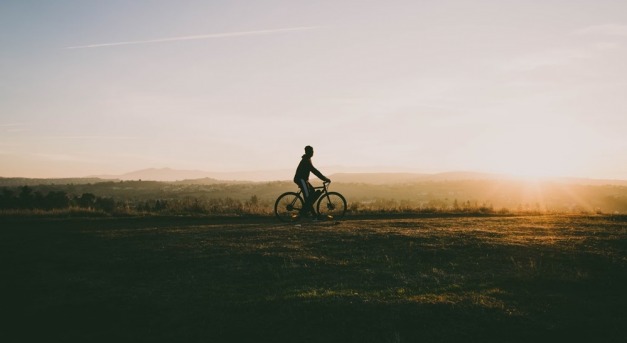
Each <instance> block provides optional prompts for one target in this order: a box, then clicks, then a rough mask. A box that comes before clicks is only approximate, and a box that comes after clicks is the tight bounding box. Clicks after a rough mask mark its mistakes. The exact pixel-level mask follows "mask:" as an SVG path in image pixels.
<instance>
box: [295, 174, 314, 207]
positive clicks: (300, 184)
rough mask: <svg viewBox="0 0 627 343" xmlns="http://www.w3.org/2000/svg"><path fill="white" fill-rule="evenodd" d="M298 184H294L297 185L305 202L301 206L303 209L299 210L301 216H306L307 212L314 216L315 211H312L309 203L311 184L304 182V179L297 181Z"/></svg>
mask: <svg viewBox="0 0 627 343" xmlns="http://www.w3.org/2000/svg"><path fill="white" fill-rule="evenodd" d="M297 181H298V182H296V184H297V185H298V188H300V190H301V192H303V200H304V201H305V203H304V204H303V209H302V210H301V213H300V214H301V215H304V214H307V212H311V213H312V214H315V211H314V209H313V206H312V205H313V204H312V203H311V194H312V189H313V187H312V186H311V184H310V183H309V182H308V181H307V180H305V179H298V180H297Z"/></svg>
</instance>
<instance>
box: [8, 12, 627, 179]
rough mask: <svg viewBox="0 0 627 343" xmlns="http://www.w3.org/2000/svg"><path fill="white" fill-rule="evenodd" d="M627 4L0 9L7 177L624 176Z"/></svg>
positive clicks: (626, 169)
mask: <svg viewBox="0 0 627 343" xmlns="http://www.w3.org/2000/svg"><path fill="white" fill-rule="evenodd" d="M625 61H627V2H625V1H624V0H621V1H609V0H585V1H583V0H568V1H566V0H543V1H531V0H527V1H515V0H479V1H465V0H458V1H450V0H437V1H436V0H425V1H418V0H413V1H395V0H388V1H367V0H362V1H354V0H348V1H340V0H334V1H325V0H319V1H299V0H276V1H266V0H258V1H239V0H228V1H208V0H206V1H186V0H179V1H166V0H136V1H127V0H123V1H120V0H108V1H92V0H55V1H45V0H40V1H37V0H19V1H17V0H15V1H14V0H3V1H1V2H0V177H16V176H21V177H79V176H88V175H102V174H121V173H125V172H130V171H133V170H138V169H143V168H163V167H170V168H175V169H186V170H206V171H215V172H235V171H256V170H275V169H276V170H279V169H283V170H284V169H295V167H296V165H297V164H298V162H299V160H300V156H301V155H302V154H303V148H304V146H306V145H311V146H313V147H314V148H315V152H316V154H315V156H314V159H313V161H314V164H315V165H316V166H317V167H318V169H320V170H321V171H322V172H323V173H325V174H331V173H333V172H337V171H354V172H357V171H363V172H377V171H379V172H394V171H398V172H423V173H437V172H446V171H477V172H490V173H509V174H515V175H522V176H574V177H590V178H611V179H627V153H626V152H627V135H626V134H625V132H627V130H626V129H627V96H626V95H627V63H625Z"/></svg>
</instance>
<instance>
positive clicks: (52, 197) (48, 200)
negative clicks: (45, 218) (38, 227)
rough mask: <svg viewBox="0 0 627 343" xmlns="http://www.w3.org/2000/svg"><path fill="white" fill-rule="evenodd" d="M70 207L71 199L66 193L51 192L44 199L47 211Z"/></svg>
mask: <svg viewBox="0 0 627 343" xmlns="http://www.w3.org/2000/svg"><path fill="white" fill-rule="evenodd" d="M69 206H70V199H69V198H68V196H67V193H65V192H64V191H50V192H48V194H46V196H45V198H44V205H43V206H42V207H43V208H45V209H62V208H68V207H69Z"/></svg>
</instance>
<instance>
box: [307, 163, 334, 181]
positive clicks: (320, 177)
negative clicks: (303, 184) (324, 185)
mask: <svg viewBox="0 0 627 343" xmlns="http://www.w3.org/2000/svg"><path fill="white" fill-rule="evenodd" d="M311 172H312V173H314V175H316V176H317V177H318V178H319V179H320V180H323V181H326V182H331V180H330V179H329V178H328V177H326V176H324V175H322V173H321V172H320V171H319V170H318V169H316V167H314V166H313V164H312V165H311Z"/></svg>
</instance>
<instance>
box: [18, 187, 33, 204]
mask: <svg viewBox="0 0 627 343" xmlns="http://www.w3.org/2000/svg"><path fill="white" fill-rule="evenodd" d="M18 198H19V203H20V208H28V209H32V208H34V206H35V204H34V200H35V197H34V195H33V189H32V188H30V187H28V186H22V187H20V195H19V196H18Z"/></svg>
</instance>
